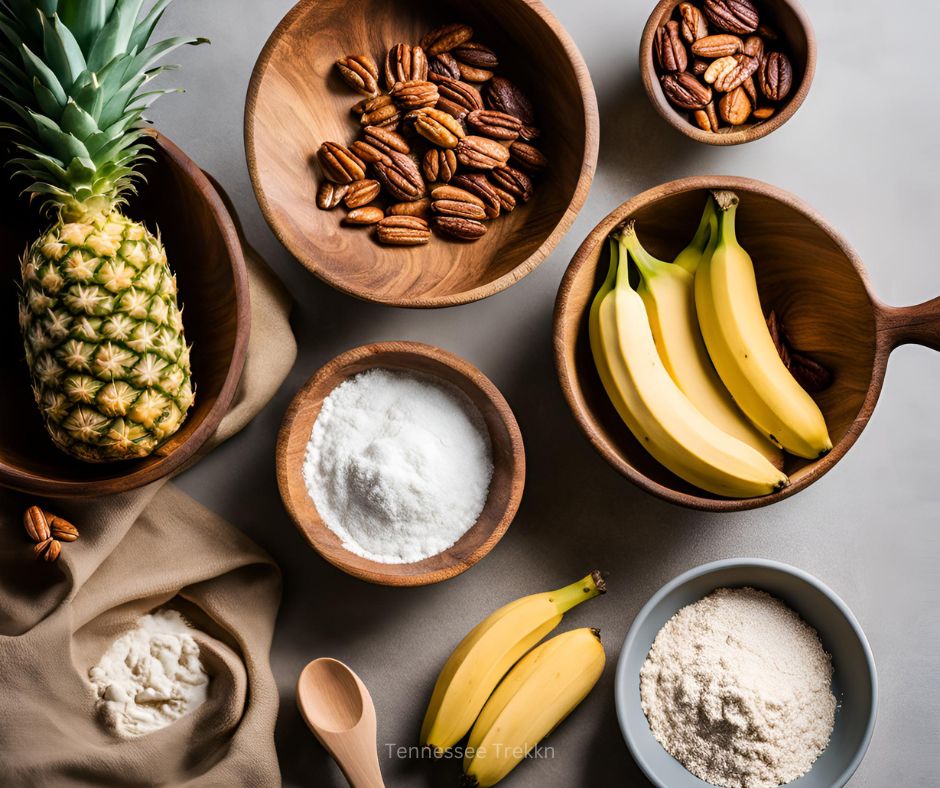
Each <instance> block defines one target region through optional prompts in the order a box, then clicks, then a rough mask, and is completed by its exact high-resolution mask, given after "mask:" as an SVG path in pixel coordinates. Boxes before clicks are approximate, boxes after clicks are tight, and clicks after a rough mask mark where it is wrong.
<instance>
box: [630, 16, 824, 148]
mask: <svg viewBox="0 0 940 788" xmlns="http://www.w3.org/2000/svg"><path fill="white" fill-rule="evenodd" d="M680 1H681V0H660V2H659V3H657V4H656V7H655V8H654V9H653V13H652V14H650V18H649V21H647V23H646V27H645V28H644V30H643V36H642V38H641V39H640V77H641V79H642V80H643V87H644V88H645V89H646V95H647V96H649V100H650V102H652V104H653V107H654V108H655V109H656V111H657V112H658V113H659V114H660V115H661V116H662V117H663V118H664V119H665V120H666V121H667V122H668V123H669V125H671V126H673V127H674V128H676V129H678V130H679V131H681V132H682V133H683V134H685V136H686V137H690V138H691V139H693V140H696V141H697V142H704V143H705V144H707V145H740V144H742V143H745V142H753V141H754V140H759V139H760V138H761V137H766V136H767V135H768V134H770V133H771V132H772V131H776V130H777V129H779V128H780V127H781V126H782V125H783V124H784V123H786V122H787V121H788V120H789V119H790V118H792V117H793V115H794V114H795V113H796V111H797V110H798V109H799V108H800V106H801V105H802V104H803V101H804V100H805V99H806V96H807V94H808V93H809V89H810V87H811V86H812V84H813V76H814V75H815V73H816V34H815V32H814V31H813V25H812V22H810V19H809V16H808V15H807V13H806V11H805V10H803V7H802V6H801V5H800V4H799V2H797V0H754V3H755V5H756V6H757V10H758V12H759V13H760V19H761V22H763V23H766V24H769V25H770V26H771V27H772V28H773V29H774V30H775V31H776V33H777V34H778V35H779V36H780V41H781V42H782V44H781V43H777V44H775V43H774V42H771V41H768V42H767V47H768V49H770V50H773V49H774V48H775V47H776V48H780V49H781V51H783V52H784V53H785V54H786V55H787V57H789V58H790V61H791V63H792V65H793V89H792V90H791V92H790V95H789V96H788V97H787V98H786V99H785V100H784V101H783V103H782V104H780V105H779V106H778V108H777V111H776V112H775V113H774V114H773V115H772V116H771V117H770V118H768V119H767V120H764V121H760V122H758V123H754V122H749V123H745V124H744V125H742V126H736V127H727V128H725V129H724V130H722V131H721V132H717V133H716V132H711V131H703V130H702V129H700V128H699V127H698V126H696V125H694V124H693V123H692V121H691V120H690V119H689V113H688V112H686V111H685V110H680V109H677V108H676V107H674V106H673V105H672V104H671V103H670V102H669V99H667V98H666V95H665V94H664V93H663V89H662V87H661V85H660V82H659V74H658V73H657V71H656V64H655V62H654V61H655V54H654V52H653V43H654V41H655V39H656V31H657V30H658V29H659V28H660V27H662V26H663V25H664V24H666V22H668V21H669V20H670V19H672V18H673V12H674V11H675V9H676V7H677V6H678V5H679V3H680ZM693 4H694V5H695V6H697V7H698V8H701V7H702V2H701V0H693ZM711 32H712V33H723V32H725V31H723V30H714V29H713V30H712V31H711ZM683 43H685V42H684V40H683ZM689 54H690V62H691V53H689ZM758 90H760V88H758Z"/></svg>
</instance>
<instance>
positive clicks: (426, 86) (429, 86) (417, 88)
mask: <svg viewBox="0 0 940 788" xmlns="http://www.w3.org/2000/svg"><path fill="white" fill-rule="evenodd" d="M389 95H390V96H391V97H392V101H394V102H395V104H396V105H397V106H398V107H399V108H401V109H402V110H405V111H406V112H407V111H408V110H412V109H419V108H420V107H433V106H434V105H435V104H437V99H438V93H437V85H435V84H434V83H433V82H426V81H423V80H416V81H412V82H396V83H395V85H394V86H393V87H392V89H391V91H390V92H389Z"/></svg>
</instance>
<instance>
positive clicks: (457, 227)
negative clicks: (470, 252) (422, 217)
mask: <svg viewBox="0 0 940 788" xmlns="http://www.w3.org/2000/svg"><path fill="white" fill-rule="evenodd" d="M434 227H435V228H436V229H437V230H438V231H439V232H442V233H444V234H445V235H449V236H451V237H452V238H456V239H457V240H459V241H475V240H477V238H482V237H483V236H484V235H486V225H485V224H483V222H480V221H477V220H476V219H464V218H463V217H459V216H437V217H435V218H434Z"/></svg>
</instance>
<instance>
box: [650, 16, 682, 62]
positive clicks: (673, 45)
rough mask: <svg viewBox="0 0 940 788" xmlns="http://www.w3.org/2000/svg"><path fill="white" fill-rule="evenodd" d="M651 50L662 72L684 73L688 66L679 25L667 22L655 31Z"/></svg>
mask: <svg viewBox="0 0 940 788" xmlns="http://www.w3.org/2000/svg"><path fill="white" fill-rule="evenodd" d="M653 49H654V50H655V52H656V62H657V63H659V67H660V68H661V69H662V70H663V71H685V70H686V68H687V67H688V65H689V55H688V52H686V51H685V44H683V43H682V37H681V35H680V34H679V23H678V22H676V21H670V22H667V23H666V24H665V25H663V26H662V27H660V28H659V29H658V30H657V31H656V41H655V43H654V46H653Z"/></svg>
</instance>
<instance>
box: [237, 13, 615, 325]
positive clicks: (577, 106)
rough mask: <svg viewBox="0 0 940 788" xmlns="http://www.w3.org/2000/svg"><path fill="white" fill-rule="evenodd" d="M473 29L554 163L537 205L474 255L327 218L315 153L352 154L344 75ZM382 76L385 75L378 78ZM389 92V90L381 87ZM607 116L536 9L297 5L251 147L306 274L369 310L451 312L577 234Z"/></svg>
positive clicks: (263, 91) (498, 227) (255, 85)
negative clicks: (380, 236)
mask: <svg viewBox="0 0 940 788" xmlns="http://www.w3.org/2000/svg"><path fill="white" fill-rule="evenodd" d="M455 21H456V22H465V23H466V24H469V25H471V26H472V27H473V29H474V39H475V40H477V41H480V42H483V43H486V44H487V45H488V46H491V47H492V48H493V49H494V50H496V52H497V53H498V55H499V57H500V67H499V69H498V71H499V73H500V74H502V75H504V76H506V77H508V78H510V79H511V80H512V81H514V82H516V83H517V84H518V85H519V86H520V87H521V88H522V89H523V90H524V91H525V92H526V93H527V94H528V95H529V96H530V98H531V99H532V102H533V104H534V106H535V109H536V112H537V113H538V125H539V128H540V129H541V132H542V136H541V138H540V139H539V140H538V141H537V145H538V147H539V148H541V149H542V151H543V152H544V153H545V154H546V156H547V157H548V159H549V161H550V166H549V168H548V170H547V171H546V172H544V173H542V174H541V175H540V176H539V177H538V179H537V181H536V188H535V192H534V196H533V197H532V199H531V200H530V201H529V203H528V204H526V205H523V206H520V207H518V208H516V209H515V210H514V211H512V212H511V213H508V214H504V215H502V216H500V217H498V218H497V219H495V220H493V221H490V222H487V228H488V229H487V233H486V235H485V236H483V238H481V239H480V240H479V241H476V242H474V243H460V242H456V241H453V240H447V239H445V238H442V237H437V236H435V237H433V238H432V239H431V242H430V243H429V244H425V245H423V246H413V247H400V248H396V247H388V246H380V245H379V244H377V243H376V242H375V241H374V240H373V238H372V232H371V231H370V230H369V229H365V228H352V227H347V226H343V225H342V224H341V223H340V221H341V219H342V217H343V214H344V213H345V211H344V209H343V208H337V209H335V210H333V211H321V210H319V209H318V208H317V206H316V204H315V196H316V192H317V187H318V184H319V183H320V180H321V173H320V169H319V166H318V165H317V162H316V158H315V153H316V151H317V148H319V146H320V145H321V144H322V143H323V142H326V141H334V142H339V143H341V144H344V145H348V144H349V143H351V142H352V141H353V140H354V139H356V138H357V136H358V131H359V124H358V123H357V122H356V119H355V118H353V116H352V115H351V114H350V108H351V107H352V106H353V104H355V103H356V102H357V101H359V100H360V99H361V98H362V97H361V96H359V95H358V94H356V93H354V92H353V91H352V90H351V89H350V88H349V87H348V86H347V85H346V84H345V83H343V82H342V80H341V79H340V78H339V77H338V76H337V74H336V68H335V66H334V62H335V61H336V60H337V58H340V57H343V56H345V55H347V54H358V53H367V54H370V55H371V56H372V57H373V58H374V59H375V61H376V63H378V64H381V63H383V62H384V57H385V54H386V51H387V50H388V49H389V48H390V47H392V46H394V45H395V44H397V43H400V42H404V43H415V44H416V43H417V42H418V41H419V40H420V39H421V37H422V36H423V35H424V34H425V33H427V32H429V31H430V30H432V29H433V28H435V27H437V26H438V25H441V24H444V23H447V22H455ZM380 69H381V65H380ZM383 84H384V83H383ZM598 138H599V131H598V115H597V101H596V98H595V95H594V88H593V85H592V84H591V78H590V76H589V74H588V71H587V66H586V65H585V64H584V60H583V59H582V57H581V54H580V53H579V52H578V50H577V47H576V46H575V45H574V43H573V42H572V40H571V38H570V37H569V36H568V34H567V33H566V32H565V31H564V29H563V28H562V27H561V25H560V24H559V22H558V21H557V20H556V19H555V17H553V16H552V14H551V13H550V12H549V11H548V9H546V8H545V6H544V5H543V4H542V3H541V2H539V0H475V2H466V1H465V0H445V2H432V1H431V0H301V2H299V3H298V4H297V5H296V6H295V7H294V8H293V10H292V11H291V12H290V13H288V15H287V16H286V17H285V18H284V20H283V21H282V22H281V23H280V25H278V27H277V29H276V30H275V31H274V33H273V34H272V35H271V38H270V39H269V40H268V43H267V45H266V46H265V48H264V51H263V52H262V53H261V56H260V58H259V60H258V63H257V65H256V66H255V70H254V74H253V75H252V78H251V84H250V86H249V90H248V102H247V106H246V110H245V147H246V152H247V157H248V168H249V170H250V172H251V179H252V184H253V185H254V189H255V194H256V195H257V197H258V202H259V203H260V205H261V210H262V212H263V213H264V216H265V218H266V219H267V221H268V224H270V225H271V228H272V229H273V230H274V232H275V234H276V235H277V237H278V238H279V239H280V240H281V242H282V243H283V244H284V245H285V246H286V247H287V248H288V249H289V250H290V252H291V253H292V254H293V255H294V257H296V258H297V259H298V260H299V261H300V262H301V263H302V264H303V265H304V266H305V267H306V268H308V269H309V270H310V271H312V272H313V273H314V274H316V275H317V276H318V277H320V278H321V279H323V280H324V281H325V282H327V283H329V284H330V285H332V286H333V287H335V288H337V289H338V290H341V291H343V292H345V293H348V294H350V295H354V296H356V297H358V298H361V299H365V300H367V301H377V302H381V303H384V304H392V305H395V306H404V307H444V306H452V305H454V304H463V303H467V302H469V301H477V300H479V299H481V298H486V297H487V296H490V295H493V294H494V293H497V292H499V291H501V290H503V289H505V288H507V287H509V286H510V285H512V284H514V283H515V282H517V281H519V280H520V279H521V278H522V277H523V276H525V275H526V274H528V273H530V272H531V271H532V270H533V269H534V268H535V267H536V266H537V265H538V264H539V263H540V262H541V261H542V260H544V259H545V257H546V256H548V254H549V253H550V252H551V250H552V249H553V248H554V247H555V244H557V243H558V241H559V240H560V239H561V237H562V236H563V235H564V234H565V232H566V230H567V229H568V228H569V227H570V226H571V223H572V222H573V221H574V218H575V216H576V215H577V213H578V211H579V210H580V209H581V206H582V205H583V203H584V200H585V199H586V197H587V193H588V189H589V187H590V183H591V179H592V177H593V174H594V169H595V166H596V163H597V146H598Z"/></svg>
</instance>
